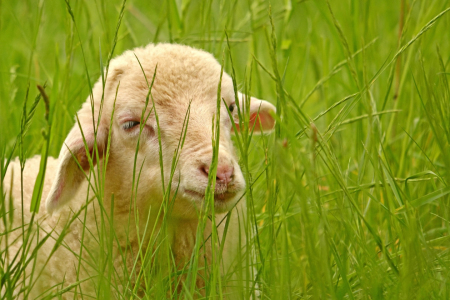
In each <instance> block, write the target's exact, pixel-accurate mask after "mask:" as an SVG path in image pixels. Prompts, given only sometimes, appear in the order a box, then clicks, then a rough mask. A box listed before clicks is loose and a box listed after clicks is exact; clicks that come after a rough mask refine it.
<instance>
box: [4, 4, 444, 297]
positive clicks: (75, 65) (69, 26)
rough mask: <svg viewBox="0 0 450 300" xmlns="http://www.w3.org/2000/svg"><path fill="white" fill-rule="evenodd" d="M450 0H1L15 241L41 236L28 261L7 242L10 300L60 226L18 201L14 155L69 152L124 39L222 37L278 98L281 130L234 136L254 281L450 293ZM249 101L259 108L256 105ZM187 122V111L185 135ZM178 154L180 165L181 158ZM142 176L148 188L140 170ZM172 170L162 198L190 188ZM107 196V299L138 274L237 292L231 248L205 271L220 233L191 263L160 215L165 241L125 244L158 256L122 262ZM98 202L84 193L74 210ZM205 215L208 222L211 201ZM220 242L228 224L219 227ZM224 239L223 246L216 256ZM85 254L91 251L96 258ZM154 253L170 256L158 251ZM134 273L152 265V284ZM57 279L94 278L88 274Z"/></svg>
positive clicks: (219, 48) (62, 290) (218, 45)
mask: <svg viewBox="0 0 450 300" xmlns="http://www.w3.org/2000/svg"><path fill="white" fill-rule="evenodd" d="M69 7H70V9H69ZM449 8H450V1H448V0H430V1H425V0H402V1H399V2H398V3H397V2H388V1H377V2H373V1H357V0H348V1H326V0H317V1H316V0H309V1H308V0H300V1H289V0H288V1H278V0H277V1H271V2H270V3H269V2H267V1H193V0H187V1H184V0H183V1H178V0H167V1H154V0H151V1H139V0H134V1H133V0H129V1H128V2H126V3H125V1H119V0H117V1H104V0H97V1H84V2H83V1H43V0H41V1H28V0H26V1H6V2H5V1H3V2H0V125H1V126H0V127H1V132H2V133H1V134H0V154H1V157H0V158H1V162H2V164H1V179H2V180H1V182H2V184H1V186H0V192H1V195H0V199H1V202H0V204H1V206H0V222H1V224H2V228H5V229H4V232H0V245H8V244H10V243H11V242H12V241H10V240H8V235H9V233H10V232H11V231H13V230H20V231H22V236H21V238H22V239H23V240H24V241H25V242H24V246H23V249H22V250H21V252H20V253H17V255H15V256H13V257H14V259H13V261H10V260H9V259H8V258H7V252H8V248H6V249H5V248H1V250H0V276H1V278H0V283H1V288H0V291H1V297H2V298H4V299H12V298H13V297H14V296H13V289H15V288H17V287H19V288H22V293H23V295H25V296H26V295H27V294H29V291H30V290H31V289H32V288H33V285H32V284H28V283H27V281H24V280H23V279H22V278H23V277H22V276H23V275H24V272H26V271H25V269H26V267H28V266H32V265H33V259H32V258H33V257H36V253H37V252H38V251H40V247H41V245H42V243H44V242H45V240H46V239H49V238H52V237H53V236H54V235H52V234H51V233H48V234H47V235H46V239H44V240H40V241H36V237H37V234H36V233H35V232H33V231H32V230H31V229H30V226H28V224H23V225H22V227H21V228H12V227H11V224H12V219H11V218H12V213H11V211H9V210H8V207H10V205H9V204H8V203H9V201H12V200H11V197H10V195H7V194H6V193H5V190H4V186H3V184H4V183H3V179H4V176H5V172H6V168H7V166H8V164H9V161H10V159H11V158H14V157H16V156H18V157H19V159H20V161H21V166H22V170H23V166H24V164H26V158H29V157H32V156H33V155H35V154H42V155H43V156H44V157H46V156H47V155H49V156H57V155H58V153H59V150H60V148H61V146H62V143H63V141H64V138H65V136H66V135H67V133H68V131H69V129H70V128H71V127H72V126H73V124H74V118H73V116H74V115H75V113H76V111H77V110H78V109H79V107H80V105H81V103H83V102H84V101H85V99H86V97H87V96H88V95H89V94H90V92H91V86H92V84H93V82H94V81H95V80H96V78H98V77H102V78H103V82H104V80H105V78H106V77H107V76H108V71H107V68H106V72H105V73H104V71H103V70H104V66H106V67H107V66H108V65H109V60H110V59H111V57H113V56H114V55H115V54H120V53H121V52H122V51H124V50H126V49H131V48H133V47H137V46H142V45H145V44H147V43H149V42H175V43H182V44H188V45H192V46H194V47H197V48H202V49H205V50H207V51H209V52H211V53H213V54H214V55H215V57H216V58H217V59H218V60H219V61H220V62H222V65H223V68H224V71H225V72H227V73H228V74H231V75H232V77H233V80H234V83H235V87H236V89H239V90H241V91H245V92H247V93H249V94H252V95H254V96H257V97H258V98H262V99H267V100H269V101H271V102H272V103H274V104H276V106H277V115H276V116H275V117H276V119H277V125H276V130H275V133H274V134H272V135H269V136H264V135H263V136H255V135H252V134H251V133H247V131H244V132H243V133H242V134H237V135H236V136H235V137H234V139H235V145H236V148H237V149H238V152H239V157H240V165H241V169H242V170H243V172H244V177H245V180H246V183H247V188H246V201H247V219H246V220H243V221H242V226H243V227H245V230H243V232H244V234H243V236H242V239H243V241H245V246H244V245H243V247H242V253H241V256H240V257H239V259H241V260H242V261H243V262H244V263H243V266H242V268H241V269H239V270H235V271H236V273H238V275H236V277H234V278H232V280H235V281H234V282H235V283H236V286H237V288H236V289H237V292H238V295H239V296H240V297H241V298H244V299H247V298H251V297H255V296H256V292H255V291H256V290H258V293H259V294H260V297H261V298H262V299H288V298H294V299H320V298H322V299H325V298H333V299H341V298H350V299H381V298H386V299H422V298H433V299H449V298H450V261H449V259H450V256H449V255H450V238H449V236H450V208H449V197H450V196H449V193H450V187H449V186H448V183H449V182H450V177H449V176H450V175H449V172H448V170H449V168H450V158H449V156H448V153H449V151H450V147H449V145H450V127H449V124H450V104H449V103H450V86H449V82H448V76H449V74H450V71H449V70H448V69H449V63H450V56H449V53H450V39H449V38H448V37H449V33H448V31H449V28H450V12H449ZM105 58H106V59H105ZM155 72H156V74H157V70H155ZM37 85H39V86H46V88H45V90H44V89H42V88H41V89H40V90H38V89H37V88H36V86H37ZM151 86H152V83H151V82H148V87H149V94H148V99H147V105H148V107H152V106H153V102H152V98H151V93H150V91H151ZM218 89H219V90H220V84H219V82H218ZM219 95H220V94H219ZM46 97H47V98H46ZM33 98H34V99H35V100H34V102H33V100H30V99H33ZM46 101H49V105H50V106H49V107H48V106H46V105H45V102H46ZM220 101H221V99H220V97H218V99H217V103H218V107H219V106H220ZM244 106H245V105H244ZM238 110H239V114H242V116H245V114H246V113H247V110H248V107H247V108H246V107H239V108H238ZM155 113H156V115H157V113H158V112H157V111H156V112H155ZM146 117H148V116H146V115H145V114H144V113H143V115H142V118H143V119H144V118H146ZM243 119H244V118H243V117H241V120H243ZM217 121H218V120H217V119H215V120H214V122H216V123H214V124H216V126H213V127H214V128H215V135H214V139H213V141H212V143H213V144H214V145H215V146H216V147H215V148H214V149H215V153H216V156H215V159H216V161H215V164H217V145H218V144H217V143H218V139H217V134H219V131H218V126H217V124H218V123H217ZM188 123H189V111H188V112H186V119H185V124H184V125H183V131H182V132H180V144H179V147H178V151H182V148H183V142H184V136H185V135H186V129H187V130H188V127H189V124H188ZM242 125H243V126H240V128H245V126H247V125H248V124H245V123H244V124H242ZM43 133H44V134H43ZM178 157H179V152H177V153H175V154H174V156H173V161H172V164H170V165H171V166H172V175H173V172H174V164H176V162H177V160H178ZM98 158H99V157H97V160H98ZM161 159H162V156H161ZM92 162H93V161H92V160H91V161H90V163H91V164H92ZM161 166H162V167H163V164H162V162H161ZM164 166H166V165H164ZM44 167H45V159H44V160H43V161H42V170H43V169H44ZM134 167H135V168H136V170H140V168H141V166H139V165H135V166H134ZM211 169H212V170H214V163H213V166H212V168H211ZM102 172H103V173H102ZM161 172H163V170H161ZM103 174H104V170H98V173H97V174H92V173H91V174H90V175H89V174H86V176H92V177H93V178H92V180H91V182H95V184H93V185H94V186H93V190H94V191H95V195H94V198H98V199H102V198H103V195H102V192H101V191H102V182H103V180H104V178H102V176H103ZM136 174H140V173H139V172H136ZM211 174H212V175H211V178H210V179H211V180H212V181H214V179H215V177H214V176H213V174H214V171H212V172H211ZM42 175H43V174H42ZM133 182H134V184H133V187H132V190H135V189H136V188H137V187H136V185H138V184H139V178H135V180H133ZM5 183H6V182H5ZM15 184H30V183H28V182H21V183H15ZM32 184H33V185H34V184H35V183H34V182H33V183H32ZM168 184H169V185H170V183H168V182H166V183H165V193H164V195H165V198H164V202H163V203H164V205H163V206H162V207H161V208H159V209H161V211H162V212H166V211H169V210H170V205H171V200H172V199H173V197H174V195H173V194H171V193H170V190H171V188H170V186H169V187H167V185H168ZM40 186H41V183H39V182H37V183H36V189H35V193H36V194H35V197H34V199H36V200H38V199H39V193H40ZM208 195H209V196H208V197H207V201H205V205H209V209H211V208H213V206H212V205H211V200H212V195H213V194H212V192H211V191H210V193H208ZM92 197H93V195H91V197H90V198H88V199H86V201H87V202H89V201H91V200H92V199H91V198H92ZM98 199H97V200H95V199H94V200H92V201H98ZM107 200H108V201H114V199H107ZM16 201H20V199H19V200H16ZM130 205H133V203H131V204H130ZM16 213H17V212H16ZM98 213H99V218H98V221H99V223H98V233H96V234H95V235H96V236H97V237H98V243H99V249H101V251H104V255H103V256H101V255H100V256H98V255H96V254H94V253H87V255H88V256H91V257H97V258H99V259H98V260H97V261H96V265H95V266H91V267H92V268H94V269H96V270H99V272H98V274H101V276H100V277H98V278H95V279H94V280H95V282H96V283H97V284H98V285H97V287H96V290H97V294H98V298H101V299H108V298H110V297H112V294H111V293H114V294H116V296H117V294H118V293H121V292H119V291H120V290H121V288H123V287H125V289H126V290H128V292H127V293H124V294H123V295H121V296H122V297H123V298H127V299H130V298H133V297H137V296H138V295H139V296H140V297H144V298H149V299H160V298H165V297H167V296H168V295H171V297H173V298H183V299H184V298H186V299H191V298H195V297H200V296H199V295H204V296H205V297H216V298H220V299H221V298H226V293H227V291H228V290H227V287H226V286H224V285H225V284H228V283H226V282H227V281H225V280H224V278H222V277H221V276H220V274H221V270H220V264H213V265H211V266H209V269H207V270H206V271H204V272H203V273H202V274H206V275H205V282H206V287H205V291H203V292H202V293H200V294H199V291H198V290H196V288H195V278H196V276H197V274H199V270H198V264H197V262H198V260H199V259H201V251H202V250H201V249H202V246H203V244H202V243H203V242H204V241H201V240H200V239H199V240H198V241H197V244H196V251H194V254H193V257H192V259H191V261H190V263H189V264H187V265H186V266H185V267H184V268H182V269H181V270H178V269H177V267H176V266H175V263H174V258H173V256H172V254H171V252H170V245H169V243H168V241H167V240H165V239H164V233H165V231H164V230H167V228H165V227H164V225H163V226H161V229H157V228H153V227H152V226H151V222H150V221H149V220H147V224H149V225H148V226H146V227H145V228H144V230H145V231H146V232H148V233H150V235H152V238H151V239H150V241H148V240H143V241H140V247H139V249H140V252H139V253H137V254H136V253H133V254H131V253H129V252H128V250H127V249H125V251H124V252H123V253H120V255H122V257H123V260H124V262H125V261H126V260H127V258H128V257H129V256H130V255H132V256H133V257H138V259H140V263H141V267H142V268H141V269H140V271H139V272H135V273H136V274H135V273H130V274H124V276H119V274H118V272H122V271H120V270H115V269H114V266H112V264H111V261H110V260H108V257H110V256H109V255H111V254H112V247H113V246H112V245H113V244H114V243H116V242H117V237H116V236H115V234H114V232H111V230H110V229H111V228H112V222H113V221H114V220H112V219H110V218H109V216H110V215H111V214H112V212H111V211H107V210H106V209H105V208H104V207H103V208H102V209H101V211H100V212H98ZM163 215H165V214H163ZM18 216H20V212H18V214H16V216H15V217H18ZM83 218H84V220H85V218H86V215H85V210H82V211H80V212H76V213H74V214H73V216H72V218H71V219H70V220H71V221H72V222H74V221H75V220H83ZM199 218H200V219H201V222H200V224H199V228H198V230H199V232H201V231H202V228H204V226H206V222H207V219H208V215H207V214H203V215H200V216H199ZM163 224H164V223H163ZM215 225H217V224H215ZM129 226H134V224H130V225H129ZM139 230H143V229H142V228H140V229H139ZM64 234H65V233H64V232H63V233H62V235H61V238H60V241H61V240H62V237H63V236H64ZM92 234H93V233H91V232H83V237H85V236H88V235H92ZM31 241H35V242H33V243H32V242H31ZM81 242H82V243H83V240H82V241H81ZM207 242H208V243H213V244H215V243H219V244H220V242H221V241H218V236H217V234H216V232H214V231H213V233H212V234H211V237H210V239H209V241H207ZM146 243H150V244H146ZM61 247H65V245H64V243H61ZM146 248H149V249H153V248H156V253H153V252H148V251H147V252H146V251H144V250H145V249H146ZM221 250H223V249H219V251H218V252H217V253H216V252H214V256H215V259H217V260H218V261H220V257H221V255H222V253H220V252H221ZM85 251H87V252H89V251H91V250H90V249H89V248H83V247H82V250H81V252H85ZM85 254H86V253H85ZM77 255H78V256H79V257H80V260H79V264H78V268H81V266H82V265H83V264H86V263H87V261H84V259H82V257H83V253H77ZM27 257H31V259H30V260H27ZM155 257H156V258H157V259H160V261H161V262H163V263H162V264H161V265H163V266H164V268H163V267H162V266H157V265H154V264H152V263H151V262H152V261H153V260H154V259H155ZM138 264H139V262H138V260H136V262H135V266H136V268H137V267H138ZM33 270H34V269H33ZM100 270H102V271H100ZM128 271H130V270H123V272H125V273H127V272H128ZM39 274H40V270H38V269H36V270H35V271H33V272H32V273H31V274H27V276H31V280H30V282H33V278H34V279H35V278H36V277H37V276H39ZM228 275H229V274H228ZM102 276H103V277H102ZM182 276H185V277H186V281H185V282H184V283H183V284H182V286H183V287H182V289H181V291H180V292H179V293H176V292H175V291H174V286H176V284H174V282H175V283H176V282H177V281H178V280H179V279H180V278H181V277H182ZM230 276H231V275H230ZM120 278H130V279H129V280H128V279H127V280H128V281H127V280H126V281H125V282H121V281H120V280H121V279H120ZM61 280H62V281H63V279H61ZM247 280H248V281H249V282H245V281H247ZM133 282H144V286H145V289H144V290H139V285H133ZM242 282H245V283H242ZM51 292H52V293H53V294H54V295H57V296H58V295H59V296H61V295H63V294H66V295H70V297H72V296H73V297H74V298H75V297H78V296H81V295H83V291H82V289H81V287H80V286H79V283H75V284H73V285H72V286H69V287H67V286H66V287H63V285H61V286H57V287H55V288H54V290H53V291H51ZM50 295H51V294H50V291H49V293H47V294H44V295H42V298H44V297H51V296H50Z"/></svg>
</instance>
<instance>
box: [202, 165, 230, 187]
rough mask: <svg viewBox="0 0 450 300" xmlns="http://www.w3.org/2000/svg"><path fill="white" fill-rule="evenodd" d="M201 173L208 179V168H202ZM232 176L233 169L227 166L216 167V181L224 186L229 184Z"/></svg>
mask: <svg viewBox="0 0 450 300" xmlns="http://www.w3.org/2000/svg"><path fill="white" fill-rule="evenodd" d="M201 171H202V173H203V174H204V175H205V176H206V177H208V175H209V167H208V166H203V167H202V168H201ZM233 176H234V167H233V166H229V165H218V166H217V172H216V180H218V181H221V182H224V183H226V184H228V183H230V182H231V181H232V179H233Z"/></svg>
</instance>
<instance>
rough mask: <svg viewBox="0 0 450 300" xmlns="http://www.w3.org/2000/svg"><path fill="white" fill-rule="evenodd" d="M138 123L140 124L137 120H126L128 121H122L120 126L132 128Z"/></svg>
mask: <svg viewBox="0 0 450 300" xmlns="http://www.w3.org/2000/svg"><path fill="white" fill-rule="evenodd" d="M139 124H141V123H140V122H137V121H128V122H125V123H123V125H122V128H123V129H124V130H130V129H131V128H134V127H136V126H138V125H139Z"/></svg>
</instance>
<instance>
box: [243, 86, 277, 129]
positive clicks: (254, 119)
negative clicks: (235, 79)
mask: <svg viewBox="0 0 450 300" xmlns="http://www.w3.org/2000/svg"><path fill="white" fill-rule="evenodd" d="M245 97H246V96H245V95H244V94H242V93H240V92H238V98H239V107H241V110H242V108H243V107H244V103H245ZM275 112H276V108H275V106H273V104H271V103H270V102H268V101H265V100H260V99H257V98H255V97H251V98H250V113H249V115H250V119H249V122H248V126H249V128H250V129H251V128H254V129H253V133H256V134H261V133H263V132H264V133H270V132H272V131H273V129H274V126H275V119H274V118H273V117H272V115H271V114H270V113H275ZM235 124H236V128H237V130H238V131H241V130H240V128H239V121H238V120H237V119H236V122H235Z"/></svg>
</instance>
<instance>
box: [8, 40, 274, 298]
mask: <svg viewBox="0 0 450 300" xmlns="http://www.w3.org/2000/svg"><path fill="white" fill-rule="evenodd" d="M221 76H222V77H221ZM219 81H220V82H221V91H220V98H221V99H222V102H221V107H220V112H218V111H217V96H218V95H217V93H218V84H219ZM235 96H237V97H235ZM235 99H239V106H240V108H241V110H242V109H243V108H244V102H243V101H244V96H243V95H242V94H241V93H239V94H238V95H235V90H234V87H233V82H232V79H231V77H230V76H229V75H228V74H226V73H223V75H221V66H220V64H219V63H218V62H217V61H216V59H215V58H214V57H213V56H212V55H211V54H209V53H207V52H204V51H201V50H197V49H194V48H191V47H188V46H183V45H176V44H157V45H153V44H150V45H148V46H146V47H143V48H136V49H134V50H131V51H126V52H125V53H123V54H122V55H120V56H119V57H116V58H115V59H113V60H111V62H110V66H109V70H108V74H107V79H106V81H105V84H104V85H103V83H102V78H100V79H99V81H98V82H97V83H96V84H95V85H94V87H93V90H92V98H91V97H88V99H87V100H86V102H85V103H84V104H83V106H82V108H81V109H80V111H79V112H78V113H77V118H76V123H75V125H74V127H73V128H72V129H71V131H70V132H69V134H68V136H67V138H66V140H65V142H64V145H63V146H62V149H61V152H60V155H59V158H58V159H54V158H49V159H48V164H47V170H46V178H45V184H44V189H43V194H42V199H43V200H42V201H41V205H40V211H39V213H38V214H37V215H36V217H35V218H34V219H32V214H31V213H30V209H29V207H30V199H31V195H32V192H33V184H30V183H34V181H35V178H36V176H37V173H38V169H39V161H40V157H34V158H31V159H29V160H28V161H27V163H26V167H25V170H24V190H23V199H24V201H23V202H24V203H23V213H24V215H23V219H21V213H20V212H21V211H22V207H21V205H22V204H21V189H20V169H19V163H18V161H17V160H16V161H13V162H12V163H11V164H10V166H9V168H8V170H7V173H6V176H5V180H4V185H5V187H6V195H9V193H11V194H12V197H13V201H12V206H13V207H12V210H14V224H13V226H12V228H18V227H20V226H21V224H22V222H23V223H25V224H28V223H30V222H34V224H33V226H34V228H35V229H34V230H35V235H36V236H40V237H41V239H42V238H43V237H44V236H46V235H49V234H50V236H51V238H48V239H47V240H46V241H45V243H44V245H43V246H42V248H41V249H40V251H39V253H38V256H37V258H36V269H37V270H39V271H38V272H37V273H36V272H35V273H36V274H39V277H38V278H33V279H31V278H25V279H24V280H25V282H28V281H31V280H34V281H35V283H34V285H33V287H32V289H31V293H30V294H28V297H29V298H32V299H35V298H38V297H43V296H48V295H50V293H56V291H57V290H62V289H64V288H65V289H66V290H63V291H67V290H69V293H67V295H68V296H67V297H68V298H71V299H72V298H73V297H74V294H73V293H74V292H75V291H74V288H71V284H74V283H78V282H82V284H81V285H80V287H79V289H78V291H77V293H78V294H80V293H83V294H85V295H90V296H93V297H99V295H96V287H95V286H96V285H97V284H98V281H96V280H97V278H98V277H101V276H100V275H101V274H100V273H99V272H98V270H96V268H94V267H93V265H95V262H96V261H97V260H102V259H104V258H102V255H101V254H100V253H101V251H97V254H95V253H96V252H95V251H94V250H95V249H98V248H99V245H100V244H101V243H102V237H100V234H99V228H98V224H99V222H100V220H99V218H100V216H101V215H102V214H103V213H105V216H106V220H105V221H104V223H105V224H106V225H105V226H106V227H107V228H105V229H103V232H111V230H112V232H113V233H114V234H113V241H111V244H113V254H112V258H110V260H111V261H112V266H113V267H114V268H115V270H116V272H114V274H115V275H117V277H118V278H122V277H126V276H129V277H132V278H133V279H132V281H133V282H134V284H135V285H136V286H142V287H143V288H145V285H146V284H145V282H144V281H145V280H143V277H145V274H144V275H142V272H140V268H141V266H142V265H144V264H146V263H152V264H158V263H160V262H161V261H163V260H162V259H161V258H159V257H155V255H154V253H156V252H157V251H156V249H157V248H158V247H159V246H160V244H161V243H162V241H165V242H167V243H168V244H169V247H170V249H171V251H172V253H173V260H174V261H175V264H176V267H177V268H179V269H183V268H184V267H186V264H188V263H189V260H190V259H191V255H192V253H193V251H194V247H195V245H196V244H195V241H196V237H197V230H198V225H199V216H201V215H202V212H203V210H206V205H205V203H204V202H205V197H206V196H205V193H206V192H205V191H207V187H208V177H209V175H210V174H209V173H210V168H211V162H212V160H213V153H214V151H213V146H212V143H211V141H212V140H213V138H214V134H215V133H214V130H213V119H214V120H215V121H217V120H218V117H219V115H220V124H219V126H220V137H219V141H218V144H219V150H218V156H217V168H216V170H215V172H216V178H215V180H216V183H215V190H214V191H213V193H214V205H213V208H214V211H215V216H216V217H215V222H214V224H215V225H216V226H217V234H218V238H219V240H220V241H222V238H223V234H224V230H225V224H226V223H227V222H223V219H224V218H226V216H227V215H226V213H227V212H229V211H230V210H233V212H234V213H231V214H230V218H231V219H230V220H229V227H228V230H227V236H226V239H225V241H224V243H225V245H224V246H223V247H224V250H223V262H224V265H226V266H229V265H231V264H232V261H233V260H234V257H235V254H236V251H240V249H239V220H240V221H242V218H245V211H246V210H245V200H240V199H241V198H242V196H243V194H244V191H245V180H244V177H243V174H242V171H241V169H240V167H239V164H238V161H237V157H236V154H235V150H234V148H233V143H232V140H231V131H232V128H233V127H232V122H236V123H237V121H236V120H237V117H236V115H237V110H238V109H237V108H236V103H235ZM250 101H251V102H250V111H249V114H248V116H250V120H249V125H250V127H252V126H253V128H254V130H255V132H261V131H270V130H271V129H272V128H273V126H274V122H275V121H274V118H273V113H274V112H275V107H274V106H273V105H272V104H270V103H269V102H267V101H264V100H259V99H256V98H253V97H251V98H250ZM227 107H228V109H227ZM229 113H231V115H232V116H234V118H232V119H230V117H229ZM158 124H159V129H160V131H159V132H158ZM235 128H236V129H237V130H239V126H236V127H235ZM180 145H182V147H181V146H180ZM177 149H178V151H177ZM174 154H175V155H174ZM177 155H178V156H177ZM174 157H176V158H177V163H176V164H173V158H174ZM161 162H162V166H163V168H161V165H160V163H161ZM11 182H12V183H13V185H12V186H10V183H11ZM93 198H94V199H93ZM44 199H45V201H44ZM161 208H162V209H161ZM206 220H207V222H206V226H205V229H204V230H203V232H202V234H203V239H204V240H205V241H206V240H208V238H210V236H211V234H212V232H213V222H212V220H209V219H206ZM130 224H132V225H130ZM134 224H136V225H134ZM163 224H166V227H164V226H163ZM1 226H4V225H3V224H1V225H0V231H1V232H3V231H4V228H3V227H1ZM163 227H164V228H163ZM100 231H101V230H100ZM155 232H162V233H161V234H160V235H159V236H158V235H157V234H155ZM21 234H22V232H21V230H16V231H13V232H11V233H10V234H9V241H10V244H9V246H8V249H7V251H8V260H10V261H13V257H14V255H15V254H16V253H17V252H19V251H20V249H21V245H22V237H21V236H20V235H21ZM60 235H61V236H63V237H64V239H63V240H62V244H61V245H59V243H60V241H58V238H59V236H60ZM155 236H158V237H157V238H154V237H155ZM0 238H1V237H0ZM35 239H36V238H35ZM36 240H37V239H36ZM11 241H14V242H13V243H11ZM36 243H37V242H36ZM58 245H59V246H58ZM56 246H57V247H56ZM4 247H5V239H4V238H3V239H0V250H1V249H4ZM212 247H215V246H212V245H211V243H208V242H205V244H204V247H203V250H202V251H203V255H204V259H203V258H202V259H199V262H198V263H199V265H200V267H201V266H202V264H205V263H206V264H212V263H214V261H213V258H212V257H211V252H212ZM100 248H101V247H100ZM147 252H148V253H150V255H149V256H148V257H150V258H148V257H144V254H142V253H147ZM124 253H125V255H124ZM51 254H52V255H51ZM138 254H139V255H138ZM50 255H51V257H49V256H50ZM124 257H125V258H124ZM106 260H108V258H106ZM148 261H150V262H148ZM79 264H81V265H82V267H81V268H78V267H77V266H78V265H79ZM159 269H163V268H159ZM200 269H201V268H200ZM77 270H79V271H78V272H77ZM201 272H202V271H200V273H201ZM136 274H140V276H138V275H136ZM183 276H184V275H181V277H182V278H181V279H179V280H178V281H176V280H175V281H176V282H175V283H174V284H175V285H176V288H178V289H180V287H181V286H182V283H180V282H183V280H185V279H186V278H185V276H184V277H183ZM27 280H28V281H27ZM111 280H114V279H111ZM119 281H120V280H119ZM143 282H144V283H143ZM96 283H97V284H96ZM28 284H29V283H28ZM196 285H197V287H198V288H200V289H201V288H202V286H203V285H204V282H202V279H201V276H198V278H197V279H196ZM119 289H122V291H119V292H120V293H124V292H127V291H130V290H134V291H136V290H137V289H136V288H134V287H133V286H121V287H119ZM1 292H2V294H4V293H5V292H6V291H5V290H4V289H3V290H2V291H1ZM141 292H142V291H141ZM19 294H20V293H19V292H18V291H15V295H18V296H19V297H24V295H19ZM65 295H66V294H63V295H62V296H63V297H65ZM111 297H112V296H111Z"/></svg>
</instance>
